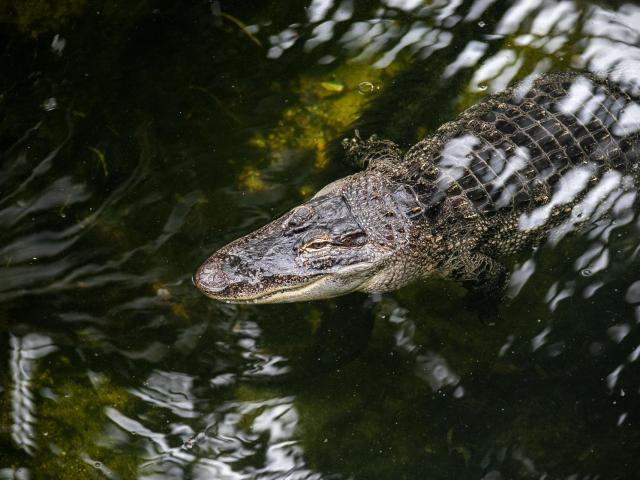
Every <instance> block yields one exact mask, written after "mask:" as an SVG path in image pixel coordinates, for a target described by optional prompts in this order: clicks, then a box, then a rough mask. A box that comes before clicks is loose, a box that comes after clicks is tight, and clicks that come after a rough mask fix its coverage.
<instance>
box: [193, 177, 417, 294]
mask: <svg viewBox="0 0 640 480" xmlns="http://www.w3.org/2000/svg"><path fill="white" fill-rule="evenodd" d="M420 208H421V207H420V205H419V203H418V202H417V198H416V197H415V194H414V193H413V191H412V190H411V189H409V188H408V187H406V186H404V185H401V184H398V183H395V182H394V181H392V180H389V179H388V177H386V176H384V175H381V174H379V173H376V172H371V171H365V172H361V173H357V174H355V175H351V176H349V177H345V178H343V179H341V180H338V181H336V182H333V183H331V184H329V185H327V186H326V187H325V188H323V189H322V190H320V191H319V192H318V193H317V194H316V195H315V196H314V197H313V198H312V199H311V200H309V201H308V202H306V203H303V204H302V205H300V206H298V207H296V208H294V209H292V210H291V211H289V212H288V213H286V214H285V215H283V216H282V217H280V218H278V219H277V220H274V221H273V222H271V223H269V224H268V225H266V226H264V227H262V228H260V229H259V230H257V231H255V232H253V233H251V234H249V235H247V236H245V237H242V238H240V239H238V240H235V241H234V242H232V243H230V244H228V245H226V246H225V247H223V248H221V249H220V250H218V251H217V252H215V253H214V254H213V255H212V256H211V257H209V259H207V260H206V261H205V262H204V263H203V264H202V265H201V266H200V268H199V269H198V271H197V273H196V275H195V284H196V286H197V287H198V289H200V291H202V292H203V293H204V294H205V295H207V296H208V297H211V298H213V299H217V300H222V301H227V302H230V303H279V302H294V301H301V300H314V299H320V298H328V297H333V296H337V295H342V294H345V293H349V292H353V291H364V292H372V291H387V290H391V289H394V288H398V287H399V286H401V285H403V284H405V283H407V282H408V281H409V280H411V279H412V278H411V275H409V274H407V272H408V271H409V270H411V268H410V267H409V266H407V265H404V264H402V262H405V263H406V259H407V258H408V257H407V255H400V252H401V251H402V250H403V248H405V247H406V245H407V243H408V238H409V235H411V232H410V231H409V225H410V224H411V223H412V222H411V219H410V217H411V216H413V215H415V214H416V213H417V211H418V209H420ZM400 270H401V271H402V272H403V274H402V275H400V274H399V271H400Z"/></svg>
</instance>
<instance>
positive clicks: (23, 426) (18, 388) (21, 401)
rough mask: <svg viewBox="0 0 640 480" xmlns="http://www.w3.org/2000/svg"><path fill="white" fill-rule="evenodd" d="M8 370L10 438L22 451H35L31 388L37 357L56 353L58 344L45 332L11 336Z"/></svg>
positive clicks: (33, 398) (33, 406) (34, 405)
mask: <svg viewBox="0 0 640 480" xmlns="http://www.w3.org/2000/svg"><path fill="white" fill-rule="evenodd" d="M10 339H11V340H10V344H11V353H10V356H9V371H10V372H11V380H12V382H13V387H12V390H11V439H12V440H13V442H14V443H15V444H16V445H17V446H18V447H20V448H21V449H22V450H24V451H25V452H27V453H29V454H33V453H34V452H35V450H36V448H37V445H36V442H35V435H36V433H35V425H36V421H37V420H36V415H35V408H36V403H35V401H36V399H35V396H34V393H33V391H32V390H31V381H32V379H33V376H34V373H35V369H36V366H37V360H39V359H41V358H43V357H45V356H47V355H49V354H50V353H52V352H55V351H56V350H57V349H58V347H57V346H56V345H54V343H53V340H52V339H51V338H49V337H48V336H46V335H41V334H38V333H30V334H28V335H25V336H24V337H17V336H15V335H11V337H10Z"/></svg>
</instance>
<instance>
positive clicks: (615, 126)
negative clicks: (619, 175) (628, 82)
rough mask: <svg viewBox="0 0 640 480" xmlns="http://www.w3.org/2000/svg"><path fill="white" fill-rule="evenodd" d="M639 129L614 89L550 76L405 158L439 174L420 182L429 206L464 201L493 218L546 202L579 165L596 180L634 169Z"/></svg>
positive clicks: (446, 128)
mask: <svg viewBox="0 0 640 480" xmlns="http://www.w3.org/2000/svg"><path fill="white" fill-rule="evenodd" d="M639 130H640V106H639V105H638V104H637V103H636V101H635V100H634V99H633V98H631V97H630V96H629V95H627V94H626V93H623V92H622V91H621V90H620V89H618V88H617V87H615V86H613V85H611V84H609V83H608V82H604V81H602V80H599V79H597V78H596V77H594V76H590V75H589V76H586V75H584V74H583V75H576V74H568V73H561V74H549V75H545V76H542V77H540V78H539V79H538V80H536V81H535V82H533V83H532V84H526V83H525V84H520V85H518V86H516V87H514V88H511V89H509V90H507V91H505V92H503V93H501V94H498V95H494V96H492V97H489V98H488V99H487V100H486V101H484V102H482V103H480V104H478V105H476V106H474V107H472V108H470V109H468V110H466V111H465V112H464V113H463V114H462V115H461V116H460V117H459V118H458V119H457V120H456V121H454V122H450V123H447V124H445V125H443V126H442V127H440V129H438V131H437V132H436V135H434V136H433V137H431V138H428V139H425V140H423V141H422V142H419V143H418V144H416V145H415V146H414V147H413V148H411V149H410V150H409V152H407V155H406V157H405V159H406V161H408V162H409V163H410V164H413V166H412V167H409V168H408V170H409V171H414V172H420V173H419V175H420V176H421V177H425V178H426V179H428V178H429V176H431V177H432V178H433V177H437V178H436V181H435V182H428V181H427V182H423V183H425V184H427V185H429V187H430V189H429V190H430V191H428V192H422V193H423V195H424V194H425V193H426V196H423V195H421V196H422V197H423V198H425V203H426V204H429V205H434V204H437V203H439V202H440V201H441V200H442V199H443V197H445V196H446V197H455V196H463V197H464V199H466V200H468V201H469V202H471V204H472V205H473V207H474V209H475V210H476V211H477V212H479V213H480V214H481V215H489V216H490V215H492V214H495V213H497V212H499V211H502V210H505V209H506V210H518V211H522V210H526V209H530V208H534V207H535V206H536V205H538V204H544V203H546V202H547V201H549V200H550V198H551V196H552V194H553V191H554V188H555V187H556V186H557V184H558V182H559V181H560V179H562V178H563V176H564V175H565V174H566V173H567V172H568V171H569V170H571V169H572V168H573V167H576V166H580V165H587V164H588V165H591V166H592V169H593V172H592V173H593V177H594V178H598V177H599V176H600V175H601V174H602V173H603V172H606V171H609V170H618V171H620V172H623V173H627V172H635V169H636V168H637V167H638V159H639V154H640V145H639V141H638V138H639V137H638V131H639ZM416 163H417V165H416ZM434 166H435V167H436V168H433V167H434ZM415 180H416V181H418V180H419V179H418V178H415Z"/></svg>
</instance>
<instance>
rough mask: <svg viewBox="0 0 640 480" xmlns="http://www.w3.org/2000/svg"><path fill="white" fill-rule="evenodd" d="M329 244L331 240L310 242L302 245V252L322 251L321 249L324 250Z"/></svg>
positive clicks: (321, 239) (320, 239) (319, 239)
mask: <svg viewBox="0 0 640 480" xmlns="http://www.w3.org/2000/svg"><path fill="white" fill-rule="evenodd" d="M331 244H332V242H331V240H327V239H324V238H318V239H316V240H311V241H310V242H309V243H307V244H305V245H303V246H302V250H322V249H323V248H326V247H328V246H329V245H331Z"/></svg>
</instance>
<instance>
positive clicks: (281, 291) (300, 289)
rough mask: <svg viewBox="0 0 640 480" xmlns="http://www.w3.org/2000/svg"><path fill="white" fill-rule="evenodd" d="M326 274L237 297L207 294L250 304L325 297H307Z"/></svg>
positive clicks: (223, 300)
mask: <svg viewBox="0 0 640 480" xmlns="http://www.w3.org/2000/svg"><path fill="white" fill-rule="evenodd" d="M327 277H328V275H321V276H319V277H314V278H312V279H310V280H308V281H307V282H305V283H301V284H297V285H291V286H285V287H281V288H277V289H274V290H269V291H266V292H257V293H255V294H253V295H243V294H240V295H239V296H237V297H233V296H224V295H215V294H213V295H212V294H209V295H208V296H209V297H211V298H213V299H214V300H219V301H221V302H225V303H238V304H251V303H256V304H257V303H285V302H298V301H304V300H312V299H317V298H325V297H322V296H321V297H316V296H314V297H313V298H309V297H310V295H309V293H310V291H311V290H312V289H313V287H314V286H316V285H317V284H318V283H319V282H321V281H322V280H324V279H326V278H327Z"/></svg>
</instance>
